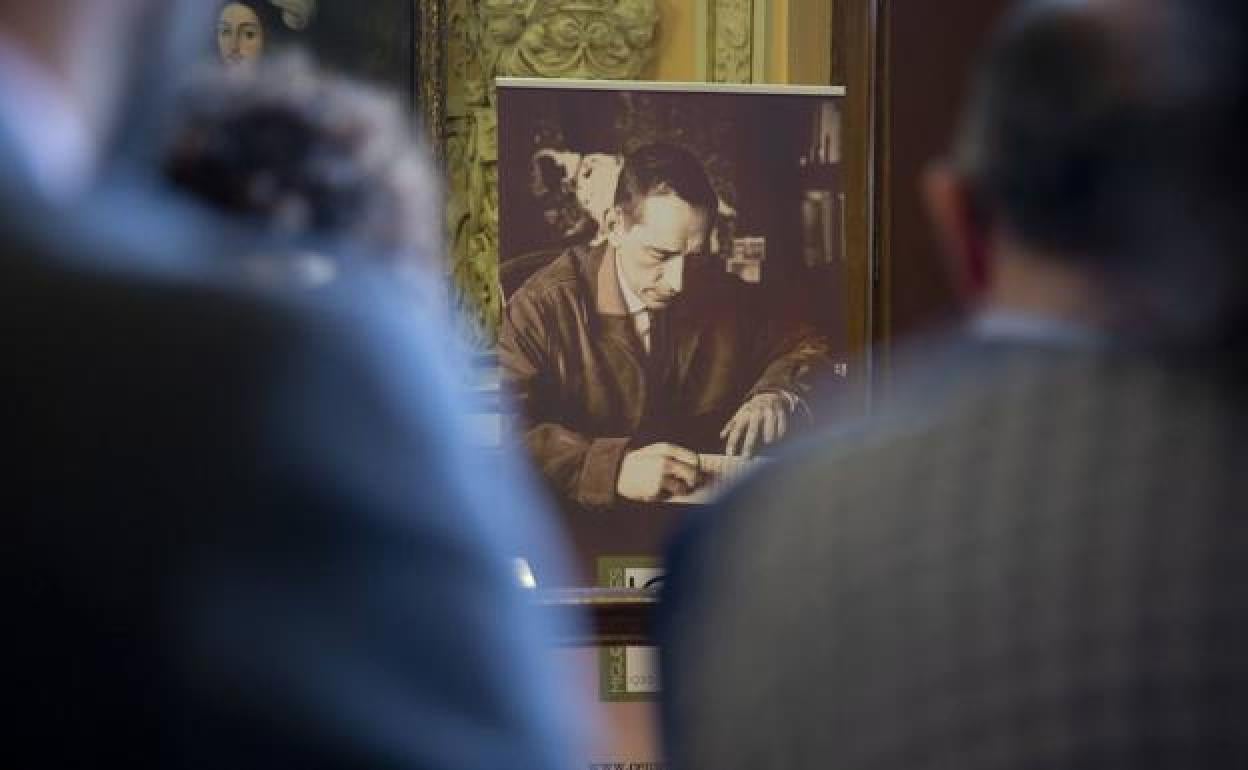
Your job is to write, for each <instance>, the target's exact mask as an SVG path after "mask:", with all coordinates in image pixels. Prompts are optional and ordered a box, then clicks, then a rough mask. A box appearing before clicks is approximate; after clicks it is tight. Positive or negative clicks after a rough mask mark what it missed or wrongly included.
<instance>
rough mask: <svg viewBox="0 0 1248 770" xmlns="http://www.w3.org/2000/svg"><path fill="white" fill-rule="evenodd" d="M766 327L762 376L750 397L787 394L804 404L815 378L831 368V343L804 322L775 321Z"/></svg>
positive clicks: (762, 344) (761, 357)
mask: <svg viewBox="0 0 1248 770" xmlns="http://www.w3.org/2000/svg"><path fill="white" fill-rule="evenodd" d="M767 326H768V331H767V333H766V334H765V335H763V336H762V337H761V338H760V347H759V353H758V355H759V361H760V364H761V366H762V370H763V374H762V376H761V377H759V378H758V380H757V381H756V382H755V383H754V386H753V387H752V388H751V389H750V393H749V397H750V398H753V397H754V396H756V395H758V394H760V393H775V392H778V393H787V394H789V395H791V396H793V397H794V398H796V399H798V400H799V402H801V403H803V404H805V403H806V402H807V399H808V397H809V396H810V393H811V390H812V389H813V387H814V383H815V380H816V378H818V376H819V375H820V373H821V372H823V371H825V370H826V367H828V366H829V365H830V364H831V360H832V359H831V351H832V344H831V340H829V339H828V338H827V336H826V335H824V334H822V333H820V332H819V331H818V330H817V329H815V327H814V326H812V325H811V324H809V323H807V322H804V321H801V322H792V321H790V322H780V321H776V322H772V323H769V324H768V325H767Z"/></svg>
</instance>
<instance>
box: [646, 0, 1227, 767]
mask: <svg viewBox="0 0 1248 770" xmlns="http://www.w3.org/2000/svg"><path fill="white" fill-rule="evenodd" d="M1245 73H1248V6H1246V5H1245V4H1244V3H1230V2H1226V3H1222V2H1218V1H1217V0H1207V1H1206V0H1195V1H1194V2H1193V1H1192V0H1108V1H1106V2H1095V3H1093V2H1087V3H1083V2H1070V1H1069V0H1065V1H1063V2H1031V3H1025V4H1023V5H1021V6H1020V7H1019V9H1018V10H1017V11H1016V12H1015V13H1014V14H1012V15H1011V16H1010V18H1009V19H1008V20H1007V22H1006V23H1005V25H1004V26H1003V27H1002V29H1001V31H1000V33H999V35H998V37H997V38H996V40H995V42H994V44H993V46H992V48H991V50H990V52H989V55H988V57H987V59H986V61H985V62H984V63H983V66H982V69H981V72H980V75H979V80H978V84H977V88H976V95H975V98H974V100H973V101H972V103H971V105H970V108H969V113H968V119H967V121H966V124H965V129H964V134H963V137H962V144H961V146H960V147H959V152H958V157H957V158H956V160H955V161H954V162H953V163H950V164H948V165H946V166H944V167H942V168H940V169H937V170H934V171H933V172H932V174H931V176H930V177H929V179H928V182H927V189H928V197H929V200H930V202H931V206H932V209H933V213H934V217H935V220H936V222H937V223H938V225H939V226H940V228H941V232H942V233H943V234H944V236H945V240H946V242H947V243H948V244H949V246H950V250H951V252H952V253H953V254H954V255H956V256H957V257H959V258H960V265H961V266H962V270H961V274H962V277H963V285H964V286H965V287H966V288H967V289H968V291H970V292H972V294H973V295H974V296H975V297H976V298H977V300H978V308H977V309H976V312H975V314H974V316H973V320H972V322H971V324H970V329H969V330H968V331H967V333H965V334H963V335H959V337H958V339H957V340H956V341H954V342H953V343H951V344H950V345H949V346H947V347H946V348H945V349H943V350H941V351H940V352H928V353H926V354H919V355H917V356H916V357H915V359H914V361H913V363H912V365H911V366H910V368H909V369H905V368H903V370H902V373H901V375H900V376H899V379H901V380H902V381H903V382H905V383H906V384H905V385H902V386H901V388H900V390H901V393H900V394H899V395H898V396H897V397H896V400H894V401H893V403H892V404H891V405H890V406H889V407H888V408H886V409H885V410H884V413H883V415H882V416H881V417H880V418H879V419H877V420H876V421H874V422H872V423H868V424H867V425H865V426H863V427H862V428H861V429H860V430H858V431H854V432H848V433H847V432H845V431H842V432H841V433H840V434H839V435H837V436H830V437H826V438H823V439H821V440H819V441H816V442H811V443H810V444H808V445H806V446H805V447H804V451H803V453H802V454H800V455H795V456H793V457H791V458H788V459H787V461H785V460H784V459H783V458H782V459H781V460H780V461H778V462H776V463H775V464H774V465H773V467H772V468H769V469H767V470H765V471H763V472H762V473H759V474H757V475H756V476H755V477H754V478H752V479H751V480H750V482H749V483H747V484H745V485H744V486H742V487H741V488H739V489H738V490H736V491H735V492H734V493H733V495H732V497H731V499H730V500H728V501H726V503H725V505H723V506H722V507H720V508H718V509H716V510H712V511H708V514H709V515H707V516H704V517H701V518H700V519H699V520H697V521H696V522H695V523H693V524H691V526H690V529H689V530H688V531H687V532H685V533H684V534H683V535H682V537H681V538H680V541H679V544H678V545H677V546H676V547H675V549H674V551H673V552H672V553H671V554H670V557H669V560H668V565H669V572H668V578H667V588H668V590H667V592H666V593H665V596H664V601H663V608H662V614H663V619H662V621H661V625H662V631H661V638H662V642H663V644H662V650H663V660H662V677H663V683H664V729H665V733H666V739H667V741H666V745H667V746H668V749H669V752H670V757H669V758H670V759H671V761H672V763H673V766H675V767H682V768H684V767H688V768H694V767H715V768H722V769H727V768H758V767H785V768H803V767H836V768H842V769H843V770H859V769H865V768H872V770H894V769H896V770H902V769H903V768H904V769H905V770H925V769H928V768H931V769H933V770H934V769H936V768H942V769H943V768H958V770H1006V769H1007V768H1011V769H1012V768H1024V767H1025V768H1034V769H1036V770H1058V769H1059V768H1061V769H1063V770H1069V769H1070V768H1098V769H1112V770H1140V769H1141V768H1150V769H1158V768H1165V769H1167V770H1180V769H1182V770H1187V769H1188V768H1194V767H1240V766H1245V765H1246V764H1248V732H1245V730H1244V729H1243V724H1242V719H1240V718H1239V716H1238V715H1239V714H1242V713H1243V711H1244V709H1245V707H1248V666H1245V663H1244V660H1245V659H1244V655H1243V650H1244V649H1245V648H1246V647H1248V614H1246V613H1245V606H1244V601H1245V600H1244V597H1245V596H1246V595H1248V593H1246V592H1245V585H1246V584H1248V568H1246V567H1245V562H1244V553H1245V552H1246V551H1248V520H1245V518H1244V516H1243V512H1244V504H1243V500H1242V498H1243V495H1244V491H1245V487H1244V481H1243V467H1244V459H1245V456H1246V455H1245V447H1246V445H1245V443H1244V438H1243V431H1242V430H1241V429H1240V426H1241V425H1243V423H1244V420H1245V418H1248V408H1246V407H1248V404H1246V403H1245V399H1244V396H1243V394H1244V388H1243V381H1242V380H1243V369H1242V361H1243V360H1244V359H1243V357H1242V353H1243V351H1242V349H1241V348H1242V345H1243V343H1242V340H1241V339H1239V336H1240V335H1241V334H1242V331H1243V328H1242V326H1241V325H1240V324H1239V322H1240V320H1241V319H1242V318H1243V317H1244V315H1243V314H1244V310H1245V307H1246V305H1248V297H1246V295H1245V288H1246V284H1245V281H1244V275H1243V268H1242V267H1241V265H1242V263H1243V260H1242V258H1241V254H1240V252H1241V251H1242V248H1243V243H1244V239H1243V237H1242V236H1243V231H1244V229H1245V226H1244V222H1243V220H1244V217H1243V214H1242V212H1243V211H1244V208H1245V203H1248V200H1246V198H1248V188H1246V187H1245V185H1244V180H1245V179H1246V178H1248V177H1246V176H1245V174H1244V171H1245V170H1246V169H1245V151H1244V147H1243V141H1242V137H1243V136H1244V134H1245V132H1246V131H1248V120H1246V119H1245V117H1246V116H1245V114H1244V108H1243V105H1244V104H1245V103H1246V100H1245V97H1246V96H1248V83H1246V82H1245ZM916 371H917V372H918V374H916Z"/></svg>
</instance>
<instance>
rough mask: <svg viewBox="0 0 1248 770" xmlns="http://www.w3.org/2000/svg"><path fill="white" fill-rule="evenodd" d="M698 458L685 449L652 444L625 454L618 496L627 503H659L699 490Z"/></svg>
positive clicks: (617, 491) (669, 445)
mask: <svg viewBox="0 0 1248 770" xmlns="http://www.w3.org/2000/svg"><path fill="white" fill-rule="evenodd" d="M701 476H702V472H701V471H700V470H699V468H698V456H697V454H695V453H694V452H691V451H689V450H688V449H685V448H684V447H678V446H674V445H672V444H651V445H650V446H648V447H645V448H644V449H637V450H634V451H632V452H629V453H628V454H626V455H624V460H623V462H621V463H620V479H619V481H617V482H616V493H617V494H618V495H619V496H620V497H622V498H624V499H625V500H633V501H635V502H639V503H656V502H659V501H661V500H666V499H668V498H669V497H677V496H680V495H687V494H689V493H691V492H693V490H695V489H697V488H698V484H699V483H701V481H702V479H701Z"/></svg>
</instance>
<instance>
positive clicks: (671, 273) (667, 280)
mask: <svg viewBox="0 0 1248 770" xmlns="http://www.w3.org/2000/svg"><path fill="white" fill-rule="evenodd" d="M663 283H664V284H665V285H666V286H667V288H668V289H669V290H670V291H671V292H672V293H673V294H679V293H680V292H681V291H682V290H683V289H684V288H685V258H684V256H683V255H682V256H679V257H672V258H671V259H669V260H668V261H667V262H666V263H665V264H664V265H663Z"/></svg>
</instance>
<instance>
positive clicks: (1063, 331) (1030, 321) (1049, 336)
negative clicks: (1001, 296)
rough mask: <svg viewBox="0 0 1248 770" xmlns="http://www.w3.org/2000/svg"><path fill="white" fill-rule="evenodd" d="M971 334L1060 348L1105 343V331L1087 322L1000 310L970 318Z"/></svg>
mask: <svg viewBox="0 0 1248 770" xmlns="http://www.w3.org/2000/svg"><path fill="white" fill-rule="evenodd" d="M970 330H971V334H972V336H974V337H977V338H979V339H983V340H988V341H1004V342H1021V343H1031V344H1041V345H1051V346H1053V347H1060V348H1074V349H1089V348H1097V347H1101V346H1103V345H1105V344H1106V343H1107V342H1108V339H1107V336H1106V334H1105V332H1103V331H1101V330H1099V329H1097V328H1095V327H1093V326H1089V325H1087V324H1082V323H1079V322H1077V321H1071V320H1068V319H1064V318H1053V317H1050V316H1043V315H1039V314H1036V313H1026V312H1017V311H1006V310H1000V309H994V310H987V311H984V312H981V313H979V314H978V315H976V316H975V317H973V318H972V319H971V321H970Z"/></svg>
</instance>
